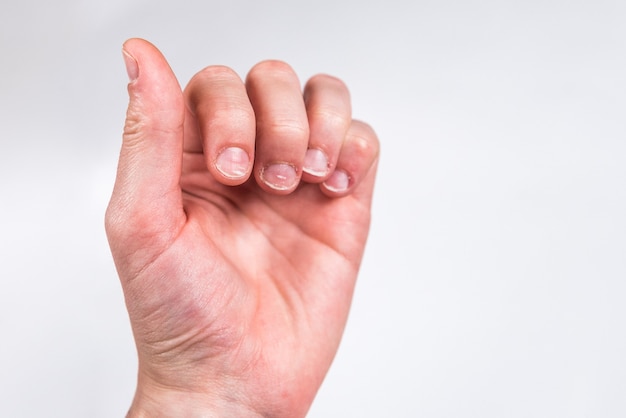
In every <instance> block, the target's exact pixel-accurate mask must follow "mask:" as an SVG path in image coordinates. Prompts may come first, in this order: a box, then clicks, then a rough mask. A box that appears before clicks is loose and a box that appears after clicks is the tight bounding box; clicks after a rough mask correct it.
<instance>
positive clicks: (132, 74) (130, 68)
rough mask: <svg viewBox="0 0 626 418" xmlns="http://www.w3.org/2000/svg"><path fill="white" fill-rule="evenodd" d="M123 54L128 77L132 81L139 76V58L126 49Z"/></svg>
mask: <svg viewBox="0 0 626 418" xmlns="http://www.w3.org/2000/svg"><path fill="white" fill-rule="evenodd" d="M122 55H123V56H124V64H126V73H128V79H129V80H130V82H131V83H132V82H133V81H135V80H137V78H138V77H139V64H137V60H136V59H135V58H134V57H133V56H132V55H130V54H129V53H128V52H126V50H124V49H123V50H122Z"/></svg>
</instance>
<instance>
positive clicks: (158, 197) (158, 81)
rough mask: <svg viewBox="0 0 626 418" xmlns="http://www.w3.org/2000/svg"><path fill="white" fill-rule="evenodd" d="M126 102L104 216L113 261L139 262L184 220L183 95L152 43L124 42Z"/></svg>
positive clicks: (165, 241)
mask: <svg viewBox="0 0 626 418" xmlns="http://www.w3.org/2000/svg"><path fill="white" fill-rule="evenodd" d="M122 52H123V56H124V61H125V63H126V67H127V70H128V76H129V78H130V83H129V85H128V93H129V96H130V97H129V99H130V101H129V105H128V111H127V114H126V123H125V126H124V135H123V141H122V149H121V152H120V157H119V164H118V169H117V178H116V181H115V187H114V189H113V195H112V197H111V201H110V203H109V207H108V209H107V214H106V227H107V234H108V236H109V241H110V244H111V249H112V251H113V253H114V254H113V255H114V257H115V258H116V261H121V259H123V258H125V256H129V255H133V259H134V260H135V262H140V263H141V262H142V258H144V257H142V256H141V254H140V253H142V252H143V253H145V254H144V255H145V257H147V258H144V260H143V261H144V262H148V260H149V259H152V258H153V257H154V255H156V254H158V253H160V252H162V251H163V249H164V248H165V246H167V245H168V244H169V243H171V240H172V239H173V237H175V236H176V235H177V234H178V230H179V229H180V227H181V226H182V224H183V222H184V212H183V209H182V196H181V190H180V186H179V180H180V174H181V165H182V148H183V122H184V112H185V110H184V109H185V107H184V101H183V95H182V91H181V88H180V85H179V84H178V81H177V80H176V77H175V76H174V73H173V72H172V70H171V68H170V67H169V65H168V63H167V61H166V60H165V57H164V56H163V55H162V54H161V52H159V50H158V49H157V48H156V47H155V46H154V45H152V44H150V43H149V42H147V41H144V40H141V39H130V40H128V41H126V43H125V44H124V46H123V51H122Z"/></svg>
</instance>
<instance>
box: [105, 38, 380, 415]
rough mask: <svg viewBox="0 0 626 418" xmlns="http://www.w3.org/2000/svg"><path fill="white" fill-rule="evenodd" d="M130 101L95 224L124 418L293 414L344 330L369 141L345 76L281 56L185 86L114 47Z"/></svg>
mask: <svg viewBox="0 0 626 418" xmlns="http://www.w3.org/2000/svg"><path fill="white" fill-rule="evenodd" d="M123 52H124V58H125V62H126V64H127V69H128V74H129V78H130V80H131V81H130V83H129V86H128V91H129V95H130V104H129V108H128V112H127V119H126V124H125V129H124V135H123V141H122V150H121V153H120V159H119V166H118V172H117V179H116V182H115V187H114V191H113V195H112V197H111V201H110V204H109V207H108V209H107V213H106V230H107V235H108V238H109V242H110V246H111V250H112V253H113V257H114V260H115V264H116V267H117V270H118V273H119V276H120V280H121V283H122V288H123V291H124V296H125V299H126V305H127V308H128V312H129V316H130V321H131V325H132V329H133V334H134V338H135V342H136V345H137V352H138V358H139V362H138V363H139V371H138V383H137V390H136V393H135V397H134V400H133V403H132V405H131V408H130V411H129V413H128V416H130V417H144V416H145V417H170V416H171V417H196V416H197V417H288V418H294V417H304V416H305V415H306V413H307V411H308V410H309V407H310V405H311V403H312V402H313V398H314V397H315V394H316V392H317V390H318V388H319V387H320V385H321V383H322V380H323V379H324V376H325V375H326V373H327V371H328V369H329V367H330V365H331V362H332V360H333V357H334V356H335V353H336V351H337V348H338V346H339V342H340V339H341V336H342V333H343V330H344V327H345V323H346V319H347V316H348V311H349V307H350V303H351V299H352V294H353V290H354V285H355V281H356V277H357V273H358V270H359V266H360V263H361V258H362V256H363V251H364V247H365V242H366V238H367V234H368V229H369V223H370V207H371V200H372V192H373V187H374V178H375V172H376V166H377V161H378V154H379V144H378V139H377V137H376V135H375V133H374V131H373V130H372V129H371V128H370V127H369V126H368V125H367V124H365V123H363V122H359V121H356V120H353V119H352V114H351V106H350V95H349V92H348V89H347V88H346V86H345V84H344V83H343V82H342V81H340V80H339V79H337V78H334V77H331V76H328V75H318V76H315V77H313V78H311V79H310V80H308V82H307V83H306V84H305V86H304V88H302V86H301V84H300V81H299V80H298V78H297V75H296V73H295V72H294V70H293V69H292V68H291V67H290V66H289V65H287V64H286V63H283V62H280V61H265V62H261V63H259V64H257V65H256V66H254V67H253V68H252V69H251V70H250V72H249V73H248V75H247V77H246V79H245V80H241V79H240V77H239V76H238V75H237V74H236V73H235V72H234V71H233V70H231V69H229V68H227V67H222V66H211V67H207V68H205V69H204V70H202V71H200V72H199V73H197V74H196V75H195V76H194V77H193V78H192V80H191V81H190V82H189V84H188V85H187V87H186V88H185V89H184V90H182V89H181V87H180V85H179V84H178V82H177V80H176V77H175V76H174V74H173V72H172V70H171V69H170V67H169V65H168V63H167V61H166V60H165V58H164V57H163V55H162V54H161V53H160V52H159V51H158V49H156V47H154V46H153V45H151V44H149V43H148V42H146V41H143V40H140V39H131V40H129V41H127V42H126V43H125V44H124V47H123Z"/></svg>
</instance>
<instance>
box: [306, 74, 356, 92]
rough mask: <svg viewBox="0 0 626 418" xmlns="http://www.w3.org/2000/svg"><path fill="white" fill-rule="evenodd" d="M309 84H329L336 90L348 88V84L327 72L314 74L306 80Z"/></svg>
mask: <svg viewBox="0 0 626 418" xmlns="http://www.w3.org/2000/svg"><path fill="white" fill-rule="evenodd" d="M307 84H308V85H309V86H318V85H323V86H329V87H331V88H333V89H337V90H345V91H347V90H348V86H347V85H346V83H344V82H343V80H341V79H340V78H338V77H335V76H333V75H329V74H315V75H314V76H313V77H311V78H310V79H309V81H308V82H307Z"/></svg>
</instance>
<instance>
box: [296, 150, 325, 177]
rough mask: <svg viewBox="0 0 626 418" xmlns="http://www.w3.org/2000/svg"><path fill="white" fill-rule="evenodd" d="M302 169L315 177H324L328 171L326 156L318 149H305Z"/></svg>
mask: <svg viewBox="0 0 626 418" xmlns="http://www.w3.org/2000/svg"><path fill="white" fill-rule="evenodd" d="M302 171H304V172H305V173H308V174H310V175H312V176H316V177H324V176H325V175H326V173H328V158H326V154H324V152H322V151H321V150H319V149H314V148H310V149H308V150H307V151H306V155H305V157H304V165H303V167H302Z"/></svg>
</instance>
